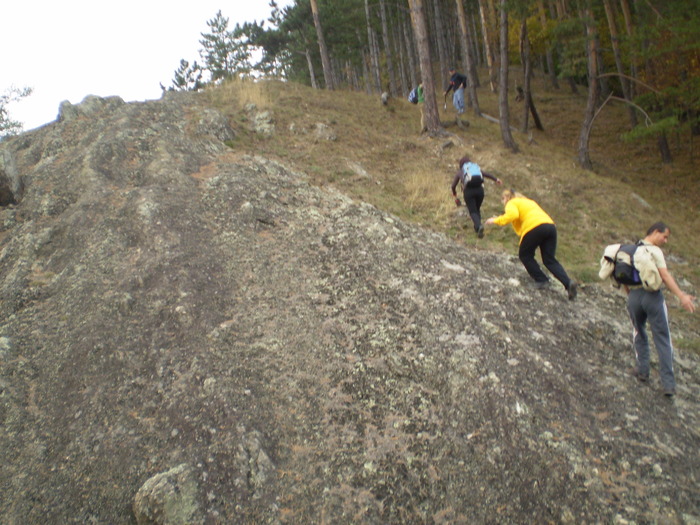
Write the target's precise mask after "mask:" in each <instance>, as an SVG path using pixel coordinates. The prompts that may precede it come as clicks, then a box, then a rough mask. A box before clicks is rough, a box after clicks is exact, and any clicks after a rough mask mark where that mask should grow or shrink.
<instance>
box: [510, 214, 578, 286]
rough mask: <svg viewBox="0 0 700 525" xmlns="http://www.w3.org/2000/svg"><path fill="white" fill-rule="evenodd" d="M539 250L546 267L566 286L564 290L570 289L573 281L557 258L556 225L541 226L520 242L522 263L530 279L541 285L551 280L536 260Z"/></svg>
mask: <svg viewBox="0 0 700 525" xmlns="http://www.w3.org/2000/svg"><path fill="white" fill-rule="evenodd" d="M537 248H539V249H540V255H541V256H542V262H543V263H544V265H545V267H546V268H547V269H548V270H549V271H550V272H552V275H553V276H554V277H556V278H557V280H558V281H559V282H561V284H563V285H564V288H567V289H568V288H569V283H570V282H571V279H569V276H568V275H567V274H566V270H564V267H563V266H562V265H561V264H560V263H559V261H557V258H556V257H555V254H556V252H557V227H556V226H554V224H540V225H539V226H537V227H536V228H534V229H532V230H530V231H529V232H527V233H526V234H525V237H523V239H522V240H521V241H520V251H519V252H518V257H520V262H521V263H523V266H525V269H526V270H527V273H528V274H530V277H532V278H533V279H534V280H535V282H538V283H541V282H546V281H548V280H549V279H548V278H547V276H546V275H545V273H544V272H543V271H542V268H540V265H539V264H537V261H536V260H535V251H536V250H537Z"/></svg>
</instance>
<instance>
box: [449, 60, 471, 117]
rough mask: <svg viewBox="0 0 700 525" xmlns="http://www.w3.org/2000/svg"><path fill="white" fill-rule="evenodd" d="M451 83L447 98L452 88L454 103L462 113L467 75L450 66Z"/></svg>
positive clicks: (458, 111) (459, 113) (458, 112)
mask: <svg viewBox="0 0 700 525" xmlns="http://www.w3.org/2000/svg"><path fill="white" fill-rule="evenodd" d="M450 75H451V76H450V85H449V86H447V89H446V90H445V98H447V94H448V93H449V92H450V90H454V94H453V95H452V104H453V105H454V107H455V109H456V110H457V114H458V115H461V114H462V113H464V90H465V88H466V87H467V77H465V76H464V75H463V74H462V73H457V70H456V69H455V68H453V67H452V68H450Z"/></svg>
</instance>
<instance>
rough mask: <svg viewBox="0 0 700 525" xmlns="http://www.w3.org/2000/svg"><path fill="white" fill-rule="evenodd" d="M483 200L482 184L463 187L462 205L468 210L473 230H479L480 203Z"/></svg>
mask: <svg viewBox="0 0 700 525" xmlns="http://www.w3.org/2000/svg"><path fill="white" fill-rule="evenodd" d="M483 202H484V185H483V184H480V185H479V186H477V187H475V188H469V187H467V186H465V188H464V205H465V206H466V207H467V209H468V210H469V216H470V217H471V218H472V222H473V223H474V231H479V226H481V204H482V203H483Z"/></svg>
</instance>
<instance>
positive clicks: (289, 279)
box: [0, 93, 700, 525]
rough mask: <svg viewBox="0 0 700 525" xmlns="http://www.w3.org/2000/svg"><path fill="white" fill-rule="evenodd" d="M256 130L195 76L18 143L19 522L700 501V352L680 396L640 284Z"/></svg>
mask: <svg viewBox="0 0 700 525" xmlns="http://www.w3.org/2000/svg"><path fill="white" fill-rule="evenodd" d="M238 131H239V130H235V129H232V128H231V127H230V126H229V124H228V123H227V121H226V119H224V118H223V117H222V116H221V115H219V114H218V113H216V112H215V111H213V110H211V109H208V108H207V107H206V105H204V104H203V103H202V100H201V99H200V98H198V97H197V96H195V95H191V94H175V93H172V94H168V95H167V96H165V97H164V98H163V99H161V100H158V101H148V102H144V103H130V104H125V103H123V102H121V101H120V100H119V99H94V98H91V99H90V100H88V101H86V105H85V106H83V105H78V106H69V105H68V106H65V107H64V106H62V109H61V117H60V118H59V119H58V120H57V121H56V122H54V123H51V124H49V125H47V126H44V127H43V128H40V129H38V130H34V131H32V132H29V133H25V134H23V135H20V136H18V137H16V138H13V139H11V140H8V141H6V142H4V143H2V144H0V159H2V165H1V166H2V170H0V171H1V174H2V180H0V182H2V185H3V188H4V189H3V191H4V192H5V193H4V194H5V195H6V197H7V198H6V202H5V203H4V205H3V207H2V208H0V217H1V218H2V221H1V224H2V231H1V232H0V275H1V276H2V279H1V281H0V323H1V324H0V420H1V421H2V426H1V430H0V432H1V435H0V458H1V459H0V462H1V465H0V467H1V468H0V493H1V494H2V498H0V515H2V516H3V520H2V521H3V523H7V524H23V525H26V524H46V523H61V524H67V523H102V524H120V523H169V524H173V523H208V524H209V523H217V524H218V523H221V524H224V523H251V524H252V523H256V524H258V523H276V524H282V523H334V524H344V523H347V524H350V523H368V524H406V523H426V524H433V523H434V524H447V523H450V524H452V523H465V524H466V523H523V524H525V523H527V524H530V523H572V524H573V523H577V524H578V523H664V524H666V523H668V524H671V523H674V524H675V523H688V524H697V523H698V522H699V521H700V511H699V510H698V509H700V491H698V487H699V486H700V484H699V481H700V480H698V476H699V475H700V459H699V455H698V444H699V443H700V430H699V429H700V418H699V411H698V401H699V399H700V389H699V388H698V378H699V375H700V369H699V367H698V362H697V359H696V358H695V357H693V356H690V355H679V356H677V362H676V367H677V375H678V380H679V388H678V395H677V396H676V398H675V399H674V400H668V399H666V398H664V397H663V396H662V395H661V393H660V390H659V385H658V378H657V377H654V378H653V381H651V383H650V384H641V383H637V382H636V381H635V380H634V379H633V378H631V376H630V375H629V374H628V370H629V368H630V367H631V365H632V363H633V355H632V350H631V346H630V338H631V327H630V326H629V322H628V320H627V318H626V315H625V312H624V300H623V298H622V297H621V296H620V295H619V294H617V292H615V291H613V290H611V289H609V288H608V287H604V286H601V287H598V286H587V287H584V288H583V289H582V291H581V293H580V294H579V298H578V299H577V300H576V301H575V302H570V301H568V300H567V298H566V294H565V293H564V291H563V289H561V288H556V287H553V288H552V289H550V290H545V291H535V290H531V289H530V288H529V287H528V286H527V278H526V275H525V273H524V270H523V269H522V268H521V266H520V264H519V263H518V261H517V260H516V259H515V258H514V257H504V256H502V255H495V254H490V253H486V252H478V251H473V250H472V251H470V250H468V249H466V248H465V247H464V246H461V245H459V244H456V243H454V242H451V241H449V240H448V239H447V238H446V237H444V236H442V235H439V234H437V233H434V232H429V231H426V230H424V229H421V228H419V227H416V226H413V225H410V224H407V223H404V222H402V221H400V220H398V219H397V218H396V217H394V216H391V215H389V214H387V213H384V212H382V211H381V210H378V209H377V208H375V207H373V206H371V205H368V204H365V203H362V202H355V201H352V200H351V199H349V198H348V197H346V196H344V195H342V194H340V193H338V192H335V191H334V190H332V189H320V188H317V187H315V186H313V185H311V184H310V183H309V182H308V181H307V179H306V177H305V176H304V173H303V169H300V168H298V167H297V169H292V168H291V167H288V166H284V165H282V164H280V163H277V162H274V161H272V160H269V159H264V158H259V157H251V156H245V155H242V154H239V153H238V152H237V151H236V147H235V143H236V141H235V137H236V135H237V132H238ZM225 143H226V144H228V146H227V145H226V144H225ZM318 147H323V145H322V144H319V146H318ZM3 181H4V182H3ZM10 197H11V198H10ZM673 314H674V311H673V310H672V312H671V315H672V316H673Z"/></svg>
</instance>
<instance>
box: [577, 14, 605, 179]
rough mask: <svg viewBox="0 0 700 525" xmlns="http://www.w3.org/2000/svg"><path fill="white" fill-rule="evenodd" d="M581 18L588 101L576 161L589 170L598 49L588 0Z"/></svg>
mask: <svg viewBox="0 0 700 525" xmlns="http://www.w3.org/2000/svg"><path fill="white" fill-rule="evenodd" d="M581 18H582V19H583V20H584V21H585V22H586V36H587V39H588V42H587V47H586V57H587V59H588V101H587V103H586V111H585V113H584V118H583V123H582V124H581V132H580V134H579V140H578V162H579V164H580V165H581V167H582V168H584V169H587V170H590V169H592V168H593V163H592V162H591V157H590V155H589V150H588V142H589V139H590V135H591V129H592V128H593V120H594V118H595V112H596V108H597V104H598V97H599V96H600V84H599V82H598V63H597V62H598V52H597V51H598V50H597V49H596V47H597V46H596V42H597V41H598V39H597V29H596V26H595V20H594V19H593V12H592V11H591V9H590V0H588V1H587V5H586V7H585V8H584V9H583V12H582V13H581Z"/></svg>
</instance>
